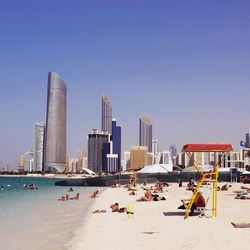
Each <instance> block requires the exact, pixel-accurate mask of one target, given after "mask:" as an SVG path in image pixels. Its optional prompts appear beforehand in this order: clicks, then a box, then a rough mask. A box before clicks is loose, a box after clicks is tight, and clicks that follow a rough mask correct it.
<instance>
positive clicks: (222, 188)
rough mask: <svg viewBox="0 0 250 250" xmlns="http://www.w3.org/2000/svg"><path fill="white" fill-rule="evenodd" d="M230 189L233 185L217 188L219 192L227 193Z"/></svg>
mask: <svg viewBox="0 0 250 250" xmlns="http://www.w3.org/2000/svg"><path fill="white" fill-rule="evenodd" d="M230 187H232V186H231V185H229V186H227V183H226V184H225V185H223V186H221V187H220V186H218V187H217V191H227V190H228V188H230Z"/></svg>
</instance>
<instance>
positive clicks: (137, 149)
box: [130, 146, 148, 170]
mask: <svg viewBox="0 0 250 250" xmlns="http://www.w3.org/2000/svg"><path fill="white" fill-rule="evenodd" d="M147 154H148V149H147V147H146V146H133V147H131V149H130V169H132V170H137V169H140V168H143V167H145V166H146V165H148V155H147Z"/></svg>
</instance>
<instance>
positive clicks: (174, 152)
mask: <svg viewBox="0 0 250 250" xmlns="http://www.w3.org/2000/svg"><path fill="white" fill-rule="evenodd" d="M169 151H170V154H171V157H172V158H173V157H175V156H176V155H177V148H176V145H175V144H172V145H170V147H169Z"/></svg>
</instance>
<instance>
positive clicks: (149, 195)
mask: <svg viewBox="0 0 250 250" xmlns="http://www.w3.org/2000/svg"><path fill="white" fill-rule="evenodd" d="M152 200H153V195H152V193H151V191H150V190H149V189H148V190H147V191H146V193H145V194H144V196H142V197H141V198H139V199H137V200H136V201H152Z"/></svg>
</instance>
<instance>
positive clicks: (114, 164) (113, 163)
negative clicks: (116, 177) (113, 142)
mask: <svg viewBox="0 0 250 250" xmlns="http://www.w3.org/2000/svg"><path fill="white" fill-rule="evenodd" d="M107 162H108V163H107V173H116V172H118V155H117V154H107Z"/></svg>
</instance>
